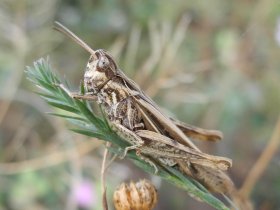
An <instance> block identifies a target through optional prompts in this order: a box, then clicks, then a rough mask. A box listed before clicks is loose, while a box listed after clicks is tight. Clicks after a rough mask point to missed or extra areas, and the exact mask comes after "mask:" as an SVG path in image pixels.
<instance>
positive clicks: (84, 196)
mask: <svg viewBox="0 0 280 210" xmlns="http://www.w3.org/2000/svg"><path fill="white" fill-rule="evenodd" d="M73 197H74V200H75V201H76V203H77V204H78V206H80V207H83V208H91V207H93V206H95V205H96V203H97V193H96V191H95V188H94V185H93V183H92V182H90V181H86V180H82V181H81V182H80V183H78V184H77V185H76V186H75V187H74V190H73Z"/></svg>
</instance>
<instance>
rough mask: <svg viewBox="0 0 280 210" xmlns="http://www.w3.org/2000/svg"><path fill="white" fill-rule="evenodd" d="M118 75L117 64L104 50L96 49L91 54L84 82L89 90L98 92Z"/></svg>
mask: <svg viewBox="0 0 280 210" xmlns="http://www.w3.org/2000/svg"><path fill="white" fill-rule="evenodd" d="M116 75H117V65H116V63H115V62H114V60H113V58H112V57H111V56H110V55H109V54H108V53H107V52H105V51H104V50H102V49H100V50H96V51H95V54H94V55H91V56H90V58H89V61H88V63H87V66H86V71H85V74H84V84H85V88H86V90H87V91H88V92H93V93H97V92H99V90H100V89H101V88H102V87H103V86H104V85H106V83H108V82H109V81H110V80H111V79H113V78H114V77H115V76H116Z"/></svg>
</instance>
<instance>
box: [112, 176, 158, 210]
mask: <svg viewBox="0 0 280 210" xmlns="http://www.w3.org/2000/svg"><path fill="white" fill-rule="evenodd" d="M156 203H157V191H156V189H155V187H154V185H153V184H152V183H151V182H149V181H148V180H145V179H144V180H140V181H139V182H136V183H134V182H130V184H129V185H128V184H126V183H122V184H121V185H120V186H119V187H118V189H117V190H116V191H115V192H114V205H115V208H116V210H151V209H153V208H154V206H155V205H156Z"/></svg>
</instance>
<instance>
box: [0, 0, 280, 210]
mask: <svg viewBox="0 0 280 210" xmlns="http://www.w3.org/2000/svg"><path fill="white" fill-rule="evenodd" d="M55 20H58V21H60V22H62V23H63V24H65V25H66V26H68V27H69V28H70V29H71V30H73V31H74V32H75V33H77V34H78V35H79V36H80V37H81V38H82V39H83V40H85V41H86V42H87V43H88V44H89V45H90V46H92V47H93V48H94V49H98V48H104V49H107V50H108V51H109V52H111V53H112V54H113V55H114V57H115V58H116V60H117V61H118V63H119V66H120V67H121V69H123V71H124V72H125V73H126V74H127V75H129V76H130V77H131V78H133V79H135V80H136V81H137V83H138V84H139V85H140V86H141V87H142V88H143V89H144V90H145V91H146V92H147V93H148V94H149V95H150V96H151V97H153V98H154V99H155V100H156V102H157V103H158V104H160V105H161V107H162V108H163V109H164V111H165V112H166V113H168V114H169V115H172V116H174V117H177V118H179V119H180V120H183V121H185V122H188V123H191V124H194V125H198V126H200V127H205V128H213V129H219V130H221V131H223V133H224V136H225V138H224V140H223V141H222V142H219V143H218V144H206V143H199V142H197V143H199V146H200V147H201V148H202V150H204V151H208V152H209V153H213V154H218V155H224V156H227V157H230V158H232V159H233V163H234V165H233V168H232V169H231V171H230V174H231V177H232V178H233V179H234V181H235V183H236V185H237V186H241V185H242V182H243V180H244V179H245V177H246V175H247V173H248V171H249V169H250V168H251V167H252V165H253V164H254V163H255V161H256V160H257V158H258V157H259V155H260V154H261V153H262V151H263V149H264V148H265V146H266V145H267V142H268V140H269V138H270V136H271V133H272V131H273V128H274V125H275V123H276V120H277V118H278V115H279V107H280V94H279V90H280V70H279V67H280V59H279V56H280V5H279V2H278V1H276V0H259V1H252V0H246V1H241V0H239V1H222V0H213V1H211V2H203V1H183V0H176V1H167V0H161V1H159V0H157V1H139V0H136V1H113V0H103V1H89V0H84V1H75V0H71V1H58V0H49V1H43V0H37V1H35V0H22V1H16V0H1V1H0V31H1V33H0V46H1V51H0V84H1V89H0V97H1V98H0V100H1V101H0V123H1V124H0V145H1V146H0V160H1V163H0V209H36V210H37V209H101V195H100V192H101V191H100V167H101V158H102V157H101V156H102V153H101V152H102V151H103V149H104V146H100V143H98V141H96V140H92V139H90V140H89V139H87V138H85V137H83V136H82V135H78V134H74V133H72V132H69V131H68V130H67V125H66V124H65V122H64V121H63V120H60V119H58V118H54V117H52V116H49V115H46V112H50V111H51V110H52V109H51V108H50V107H49V106H48V105H47V104H45V103H44V102H43V101H42V100H41V99H40V98H39V97H38V96H37V95H35V94H33V93H31V92H30V90H34V89H33V87H32V86H31V84H30V82H28V81H27V80H26V79H25V76H24V74H23V72H24V69H25V66H27V65H32V63H33V61H35V60H37V59H38V58H40V57H46V56H47V55H50V59H51V61H52V63H53V66H54V67H55V69H57V70H58V71H59V73H60V75H65V77H67V79H70V80H71V83H73V84H74V85H75V86H76V87H77V89H78V87H79V83H80V80H81V79H82V77H83V71H84V68H85V65H86V62H87V59H88V57H89V55H88V53H87V52H85V51H84V50H83V49H81V48H80V47H79V46H77V45H76V44H74V43H72V42H71V41H70V40H69V39H66V38H65V37H64V36H62V35H61V34H58V33H57V32H55V31H53V30H52V24H53V22H54V21H55ZM279 157H280V156H279V152H278V153H277V154H276V155H275V156H274V158H273V160H272V161H271V162H270V164H269V165H268V167H267V170H266V171H265V173H264V175H263V176H262V177H261V179H260V180H259V181H258V183H257V185H256V186H255V188H254V191H253V194H252V200H253V203H254V205H255V207H256V209H262V210H263V209H265V210H266V209H267V210H270V209H278V208H279V207H280V201H279V199H278V198H279V197H280V191H279V188H280V177H279V167H280V158H279ZM143 176H146V177H147V176H148V175H147V174H145V173H144V172H142V171H141V170H138V169H137V168H135V167H134V166H132V165H131V164H130V163H129V162H126V161H116V162H114V163H113V164H112V166H111V167H110V168H109V170H108V174H107V187H108V199H109V201H110V198H111V197H110V196H111V195H112V191H113V190H114V189H115V186H117V185H119V183H120V182H122V181H123V180H130V179H138V178H143ZM151 179H152V180H153V182H154V183H156V184H157V187H158V189H159V204H158V206H157V208H156V209H210V208H211V207H209V206H207V205H206V204H203V203H199V202H197V201H194V200H193V199H191V198H189V196H188V195H187V194H186V193H185V192H183V191H181V190H179V189H177V188H174V187H172V186H171V185H169V184H167V183H165V182H162V181H161V180H159V179H158V178H156V177H151ZM83 195H87V196H89V197H87V199H86V198H85V197H83ZM170 195H172V197H171V196H170Z"/></svg>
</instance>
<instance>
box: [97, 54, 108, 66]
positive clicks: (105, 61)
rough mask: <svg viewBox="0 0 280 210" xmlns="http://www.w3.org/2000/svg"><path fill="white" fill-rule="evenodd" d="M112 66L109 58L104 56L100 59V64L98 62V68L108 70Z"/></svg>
mask: <svg viewBox="0 0 280 210" xmlns="http://www.w3.org/2000/svg"><path fill="white" fill-rule="evenodd" d="M109 65H110V61H109V60H108V58H107V57H106V56H102V57H101V58H100V59H99V62H98V67H100V68H106V67H108V66H109Z"/></svg>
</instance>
